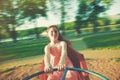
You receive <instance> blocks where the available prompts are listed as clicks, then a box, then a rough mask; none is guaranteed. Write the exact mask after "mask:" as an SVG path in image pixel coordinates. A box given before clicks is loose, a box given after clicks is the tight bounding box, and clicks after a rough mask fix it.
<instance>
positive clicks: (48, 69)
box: [44, 45, 52, 72]
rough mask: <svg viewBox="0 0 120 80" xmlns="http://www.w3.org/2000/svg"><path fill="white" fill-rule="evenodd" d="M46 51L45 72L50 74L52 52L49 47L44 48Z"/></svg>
mask: <svg viewBox="0 0 120 80" xmlns="http://www.w3.org/2000/svg"><path fill="white" fill-rule="evenodd" d="M44 51H45V56H44V61H45V71H46V72H49V71H50V70H51V69H52V66H51V64H50V51H49V46H48V45H47V46H45V48H44Z"/></svg>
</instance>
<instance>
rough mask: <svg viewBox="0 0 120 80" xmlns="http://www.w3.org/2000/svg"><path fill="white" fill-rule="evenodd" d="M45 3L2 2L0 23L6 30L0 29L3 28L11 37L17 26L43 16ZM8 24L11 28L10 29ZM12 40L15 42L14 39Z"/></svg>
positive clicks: (14, 0) (27, 1)
mask: <svg viewBox="0 0 120 80" xmlns="http://www.w3.org/2000/svg"><path fill="white" fill-rule="evenodd" d="M45 2H46V0H39V1H36V0H2V1H1V3H2V4H3V5H2V7H0V11H1V13H2V14H1V15H2V21H3V22H5V23H4V24H5V25H6V26H7V28H6V27H5V26H2V27H5V29H6V30H8V32H9V34H10V36H12V34H11V32H14V31H15V28H16V27H17V26H19V25H21V24H24V21H25V20H26V19H29V20H34V19H35V18H37V17H40V16H45V8H46V7H45ZM9 24H11V25H12V26H11V27H10V26H9ZM10 28H11V29H10ZM10 30H13V31H10ZM16 34H17V33H16ZM16 37H17V36H16ZM12 38H13V40H15V37H12ZM15 41H16V40H15Z"/></svg>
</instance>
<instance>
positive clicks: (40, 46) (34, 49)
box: [0, 31, 120, 62]
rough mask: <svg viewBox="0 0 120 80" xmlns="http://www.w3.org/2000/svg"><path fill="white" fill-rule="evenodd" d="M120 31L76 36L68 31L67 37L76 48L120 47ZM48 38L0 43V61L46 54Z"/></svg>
mask: <svg viewBox="0 0 120 80" xmlns="http://www.w3.org/2000/svg"><path fill="white" fill-rule="evenodd" d="M119 35H120V32H119V31H117V32H106V33H96V34H89V35H84V36H79V37H76V36H75V35H74V33H73V32H67V34H66V38H67V39H68V40H70V41H71V42H72V45H73V47H74V48H75V49H76V50H86V49H120V37H119ZM47 43H48V40H47V38H40V39H30V40H21V41H18V42H17V43H13V42H6V43H0V62H2V61H6V60H10V59H18V58H25V57H31V56H37V55H42V54H44V46H45V45H46V44H47Z"/></svg>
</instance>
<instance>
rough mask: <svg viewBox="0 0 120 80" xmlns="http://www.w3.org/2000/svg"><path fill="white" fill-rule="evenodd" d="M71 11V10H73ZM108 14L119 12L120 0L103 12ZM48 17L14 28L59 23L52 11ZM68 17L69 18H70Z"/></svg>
mask: <svg viewBox="0 0 120 80" xmlns="http://www.w3.org/2000/svg"><path fill="white" fill-rule="evenodd" d="M75 3H76V2H75V0H74V2H73V6H76V4H75ZM73 8H74V9H73V10H74V11H75V10H76V9H77V8H76V7H73ZM74 11H73V12H74ZM105 13H106V14H107V15H108V16H109V15H116V14H120V0H114V1H113V3H112V5H111V7H110V9H109V10H107V11H106V12H105ZM48 16H49V17H48V18H47V19H46V18H43V17H42V18H39V19H37V20H36V23H31V22H27V23H26V24H24V25H21V26H19V27H17V28H16V30H24V29H29V28H34V26H35V25H36V26H38V27H44V26H50V25H54V24H59V23H60V20H59V19H58V17H57V16H55V15H54V14H53V13H52V12H48ZM71 16H72V18H71V19H72V20H74V17H75V15H74V14H72V13H71ZM71 19H70V20H71Z"/></svg>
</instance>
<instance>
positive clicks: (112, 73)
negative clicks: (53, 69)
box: [0, 50, 120, 80]
mask: <svg viewBox="0 0 120 80" xmlns="http://www.w3.org/2000/svg"><path fill="white" fill-rule="evenodd" d="M81 52H82V53H84V55H85V57H86V62H87V65H88V68H89V70H92V71H94V72H97V73H100V74H102V75H104V76H106V77H108V78H109V79H110V80H120V71H119V70H120V55H119V54H120V53H118V52H119V51H117V52H116V53H118V54H116V55H115V53H114V55H113V54H112V53H111V54H110V52H109V51H108V53H107V54H104V53H100V52H99V51H91V50H88V51H81ZM96 52H97V53H99V55H98V54H96ZM88 53H89V54H88ZM90 54H91V55H90ZM95 54H96V55H95ZM107 56H108V57H107ZM115 58H119V61H116V59H115ZM38 60H39V61H38ZM13 62H14V61H13ZM15 62H16V63H18V65H16V66H15V67H13V66H12V67H10V66H9V65H6V66H7V67H9V69H7V70H6V71H5V72H3V73H0V80H22V78H23V77H25V76H28V75H31V74H33V73H35V72H38V71H39V69H40V65H41V64H40V63H41V60H40V57H35V58H32V59H30V60H29V59H26V60H25V61H24V60H22V61H21V62H22V63H24V64H21V63H20V62H19V60H18V62H17V61H15ZM6 64H10V63H6ZM14 64H15V63H14ZM1 66H3V64H2V65H1ZM4 67H5V65H4ZM7 67H6V68H7ZM90 78H91V80H101V79H98V78H97V77H94V76H92V75H90ZM31 80H39V77H35V78H33V79H31Z"/></svg>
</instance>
